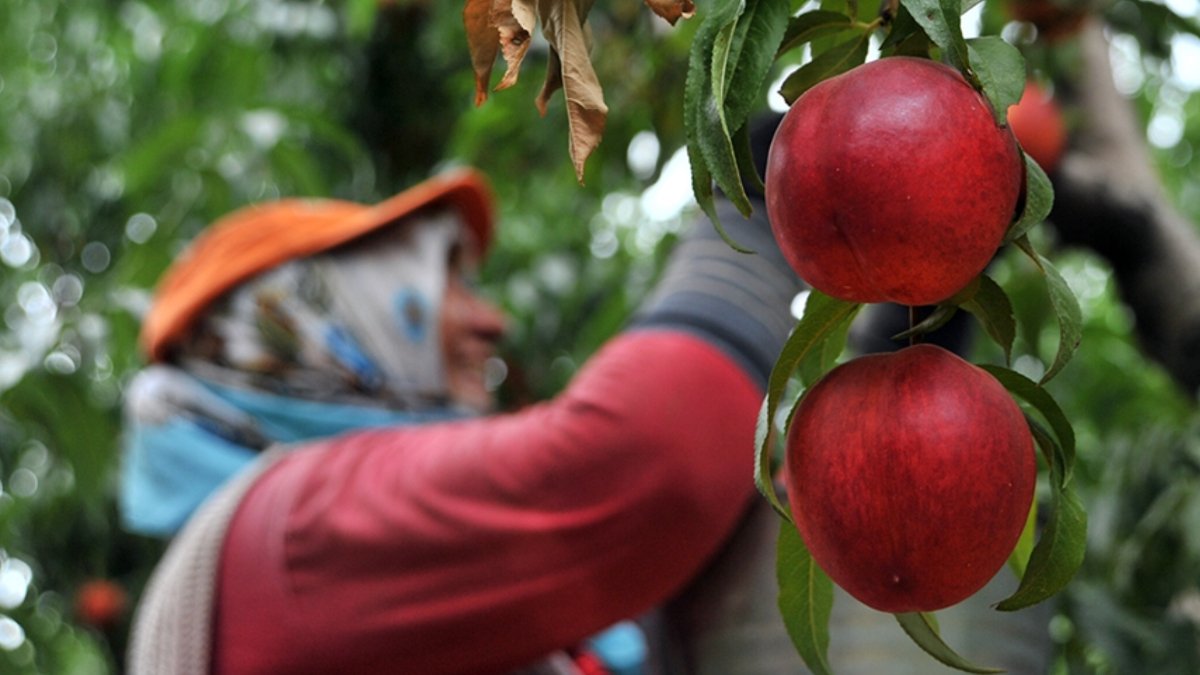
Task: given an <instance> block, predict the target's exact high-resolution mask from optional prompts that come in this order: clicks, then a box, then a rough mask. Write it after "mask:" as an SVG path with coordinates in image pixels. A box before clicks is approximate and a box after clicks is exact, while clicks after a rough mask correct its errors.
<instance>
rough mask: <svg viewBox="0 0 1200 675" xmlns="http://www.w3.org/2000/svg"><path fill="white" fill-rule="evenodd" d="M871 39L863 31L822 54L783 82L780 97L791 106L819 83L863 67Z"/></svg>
mask: <svg viewBox="0 0 1200 675" xmlns="http://www.w3.org/2000/svg"><path fill="white" fill-rule="evenodd" d="M870 38H871V34H870V33H868V32H866V31H863V32H861V33H859V34H857V35H855V36H854V37H852V38H850V39H849V40H846V41H845V42H842V43H840V44H837V45H835V46H833V47H831V48H830V49H829V50H828V51H824V52H821V53H820V54H819V55H818V56H817V57H816V58H814V59H813V60H812V61H809V62H808V63H806V64H804V65H803V66H801V67H800V68H798V69H797V70H796V72H794V73H792V74H791V75H789V76H788V77H787V79H786V80H784V81H783V86H781V87H780V88H779V93H780V95H781V96H783V99H784V100H785V101H787V102H788V103H789V104H790V103H792V102H793V101H795V100H796V99H798V98H800V96H801V95H802V94H803V93H804V92H806V91H808V90H809V89H811V88H812V87H813V86H815V85H816V84H817V83H819V82H821V81H823V80H826V79H829V78H830V77H833V76H834V75H840V74H842V73H844V72H846V71H848V70H850V69H851V68H853V67H855V66H858V65H861V64H862V62H863V61H865V60H866V58H867V47H868V45H869V44H870V41H871V40H870Z"/></svg>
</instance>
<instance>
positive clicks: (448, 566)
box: [215, 328, 761, 674]
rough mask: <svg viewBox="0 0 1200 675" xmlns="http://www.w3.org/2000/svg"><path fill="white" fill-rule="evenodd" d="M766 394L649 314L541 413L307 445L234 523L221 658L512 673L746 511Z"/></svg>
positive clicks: (654, 584) (265, 664)
mask: <svg viewBox="0 0 1200 675" xmlns="http://www.w3.org/2000/svg"><path fill="white" fill-rule="evenodd" d="M760 402H761V392H760V389H759V387H758V386H757V384H756V383H755V382H754V380H753V379H752V377H751V376H750V375H748V374H747V372H746V371H745V370H744V369H743V368H741V367H739V366H738V365H737V364H736V363H735V360H734V359H733V358H731V357H730V356H729V355H728V354H727V353H726V352H725V351H723V350H722V349H720V348H718V347H716V346H713V345H712V343H711V342H709V341H705V340H703V339H701V338H699V337H696V336H695V335H693V334H690V333H688V332H684V331H672V330H665V329H656V328H647V329H643V330H637V331H629V332H626V333H624V334H622V335H621V336H619V337H617V338H615V339H614V340H612V341H611V342H610V343H608V345H606V347H605V348H604V349H603V350H602V351H601V352H600V353H599V354H597V355H596V356H595V357H594V358H593V359H592V360H591V361H589V363H588V365H587V366H586V367H585V368H584V370H583V371H581V372H580V374H579V375H578V376H577V377H576V378H575V380H574V381H573V382H572V384H571V385H570V386H569V387H568V389H567V390H566V391H565V392H564V393H563V394H562V395H560V396H559V397H557V398H556V399H554V400H553V401H551V402H549V403H546V404H543V405H540V406H535V407H532V408H529V409H527V410H525V411H523V412H520V413H516V414H511V415H505V416H498V417H493V418H487V419H482V420H475V421H469V422H460V423H452V424H440V425H432V426H426V427H414V428H408V429H399V430H380V431H368V432H362V433H356V434H353V435H349V436H345V437H341V438H339V439H336V440H333V441H329V442H325V443H322V444H319V445H315V446H312V447H307V448H300V449H298V450H296V451H294V452H293V453H292V454H291V455H289V456H288V457H287V458H285V459H284V460H282V461H281V462H280V463H279V464H278V465H277V466H275V467H274V468H273V469H272V470H271V471H269V472H268V473H267V474H265V475H264V476H263V477H262V478H260V479H259V481H258V483H257V484H256V486H255V487H254V488H253V489H252V490H251V491H250V493H249V494H248V496H247V497H246V499H245V500H244V501H243V502H242V504H241V506H240V507H239V509H238V512H237V514H236V515H235V517H234V519H233V522H232V524H231V527H230V531H229V533H228V535H227V540H226V544H225V547H224V549H223V554H222V561H221V574H220V582H219V588H218V594H219V596H218V597H219V600H218V605H217V625H216V633H215V635H216V638H215V639H216V644H217V647H218V649H217V661H216V662H217V669H216V672H218V673H227V674H229V673H251V672H262V673H266V672H270V673H284V672H287V673H317V672H341V673H359V672H373V673H378V672H405V673H472V674H479V673H490V672H497V673H499V672H504V671H505V670H508V669H510V668H513V667H516V666H520V665H523V664H525V663H528V662H529V661H531V660H533V659H535V658H538V657H539V656H541V655H543V654H545V653H546V652H549V651H551V650H552V649H556V648H561V647H563V646H566V645H570V644H572V643H574V642H575V641H577V640H579V639H582V638H584V637H586V636H587V635H589V634H592V633H594V632H596V631H597V630H599V629H602V628H604V627H605V626H607V625H609V624H611V623H613V622H614V621H616V620H619V619H622V618H627V617H630V616H634V615H636V614H638V613H640V612H642V611H644V610H646V609H648V608H650V607H651V606H653V605H655V604H656V603H658V602H660V601H661V600H663V599H664V598H666V597H667V596H669V595H670V594H671V593H672V592H674V591H676V590H678V589H679V588H680V587H681V586H682V585H683V584H684V583H685V582H687V581H688V580H689V578H691V577H692V576H693V575H694V574H695V573H696V572H697V571H698V570H699V569H700V568H701V567H702V566H703V565H704V563H705V562H706V561H707V560H708V558H709V557H710V556H711V555H712V554H713V553H714V552H715V551H716V550H717V548H718V547H719V546H720V544H721V543H722V541H723V540H724V539H725V538H726V537H727V536H728V535H729V534H730V532H731V531H732V529H733V528H734V526H735V524H736V522H737V520H738V518H739V516H740V515H741V514H742V513H743V512H744V508H745V506H746V505H747V503H748V500H749V499H751V498H752V494H753V487H752V468H753V438H754V425H755V420H756V417H757V412H758V407H759V404H760Z"/></svg>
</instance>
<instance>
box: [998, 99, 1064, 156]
mask: <svg viewBox="0 0 1200 675" xmlns="http://www.w3.org/2000/svg"><path fill="white" fill-rule="evenodd" d="M1008 126H1009V128H1011V129H1012V132H1013V134H1014V135H1015V136H1016V137H1017V140H1018V141H1020V142H1021V147H1022V148H1023V149H1024V150H1025V153H1026V154H1028V155H1029V156H1030V157H1032V158H1033V161H1035V162H1037V163H1038V166H1040V167H1042V170H1043V171H1045V172H1046V173H1051V172H1053V171H1054V170H1055V169H1057V168H1058V162H1059V160H1061V159H1062V154H1063V151H1064V150H1065V149H1066V147H1067V126H1066V123H1065V122H1064V121H1063V113H1062V108H1060V107H1059V105H1058V101H1056V100H1055V99H1054V98H1053V97H1052V96H1051V95H1050V93H1049V92H1047V91H1046V90H1045V89H1042V88H1041V87H1040V86H1038V84H1037V83H1036V82H1033V81H1030V82H1028V83H1027V84H1026V85H1025V93H1024V94H1022V95H1021V100H1020V101H1019V102H1017V104H1016V105H1013V106H1009V108H1008Z"/></svg>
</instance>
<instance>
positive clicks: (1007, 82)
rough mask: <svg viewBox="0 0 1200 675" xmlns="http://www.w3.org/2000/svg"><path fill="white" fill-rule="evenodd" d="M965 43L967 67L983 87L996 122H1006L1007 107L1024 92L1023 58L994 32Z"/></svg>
mask: <svg viewBox="0 0 1200 675" xmlns="http://www.w3.org/2000/svg"><path fill="white" fill-rule="evenodd" d="M966 42H967V53H968V54H970V55H971V67H972V69H973V70H974V71H975V75H976V76H978V77H979V83H980V85H982V86H983V95H984V96H985V97H987V100H988V102H989V103H991V104H992V112H993V113H994V114H995V117H996V124H1006V123H1007V120H1008V108H1009V106H1012V105H1015V104H1016V103H1017V101H1020V100H1021V94H1022V93H1024V92H1025V57H1024V56H1021V52H1020V50H1018V49H1017V48H1016V47H1014V46H1012V45H1011V44H1009V43H1008V42H1005V41H1004V40H1003V39H1002V38H1001V37H1000V36H998V35H985V36H983V37H977V38H972V39H970V40H967V41H966Z"/></svg>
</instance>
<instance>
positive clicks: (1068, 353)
mask: <svg viewBox="0 0 1200 675" xmlns="http://www.w3.org/2000/svg"><path fill="white" fill-rule="evenodd" d="M1014 243H1015V244H1016V245H1017V247H1018V248H1020V249H1021V250H1022V251H1024V252H1025V255H1027V256H1029V259H1030V260H1032V261H1033V264H1034V265H1036V266H1037V268H1038V270H1039V271H1041V273H1042V277H1043V278H1045V279H1046V290H1047V292H1048V293H1049V295H1050V305H1051V307H1053V308H1054V315H1055V317H1056V318H1057V319H1058V351H1057V352H1056V353H1055V355H1054V361H1053V362H1051V364H1050V367H1049V368H1047V369H1046V373H1045V374H1044V375H1042V379H1041V382H1040V383H1039V384H1045V383H1047V382H1049V381H1050V380H1051V378H1053V377H1054V376H1055V375H1057V374H1058V372H1059V371H1061V370H1062V369H1063V367H1064V366H1066V365H1067V363H1068V362H1069V361H1070V360H1071V357H1072V356H1074V354H1075V350H1076V349H1077V348H1078V347H1079V340H1080V338H1081V337H1082V335H1083V314H1082V312H1081V311H1080V309H1079V299H1078V298H1076V297H1075V293H1073V292H1072V291H1071V287H1070V286H1069V285H1068V284H1067V281H1066V279H1063V277H1062V275H1061V274H1059V272H1058V270H1057V269H1056V268H1055V267H1054V265H1052V264H1050V261H1049V260H1047V259H1045V258H1043V257H1042V255H1041V254H1040V253H1038V252H1037V251H1036V250H1034V248H1033V244H1031V243H1030V241H1029V238H1028V237H1026V236H1021V237H1018V238H1017V239H1015V240H1014Z"/></svg>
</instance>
